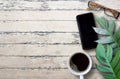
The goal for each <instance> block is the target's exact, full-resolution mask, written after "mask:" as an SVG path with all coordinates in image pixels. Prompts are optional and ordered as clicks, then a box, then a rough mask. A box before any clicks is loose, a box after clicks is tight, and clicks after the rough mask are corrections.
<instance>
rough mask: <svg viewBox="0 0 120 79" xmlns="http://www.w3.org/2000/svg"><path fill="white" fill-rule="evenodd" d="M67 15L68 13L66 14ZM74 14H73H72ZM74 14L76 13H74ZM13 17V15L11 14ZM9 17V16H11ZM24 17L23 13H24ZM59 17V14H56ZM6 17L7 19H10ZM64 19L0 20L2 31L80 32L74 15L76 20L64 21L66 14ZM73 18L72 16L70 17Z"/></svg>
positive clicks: (119, 23)
mask: <svg viewBox="0 0 120 79" xmlns="http://www.w3.org/2000/svg"><path fill="white" fill-rule="evenodd" d="M53 13H54V12H53ZM65 15H67V14H65ZM71 16H72V15H71ZM73 16H74V15H73ZM9 17H11V16H9ZM9 17H8V18H9ZM22 17H23V15H22ZM56 17H57V15H56ZM8 18H6V19H8ZM61 18H62V19H63V21H55V20H54V21H37V20H31V21H26V20H23V21H21V20H20V21H10V20H8V21H7V20H1V21H0V31H1V32H4V31H5V32H6V31H7V32H15V31H19V32H22V31H23V32H24V31H31V32H32V31H43V32H47V31H48V32H52V31H58V32H59V31H60V32H78V26H77V22H76V19H75V16H74V20H71V21H68V20H67V21H64V16H61ZM68 18H69V19H71V18H70V17H68ZM119 25H120V21H116V26H119ZM8 28H9V29H8Z"/></svg>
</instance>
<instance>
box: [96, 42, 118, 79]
mask: <svg viewBox="0 0 120 79" xmlns="http://www.w3.org/2000/svg"><path fill="white" fill-rule="evenodd" d="M96 58H97V60H98V61H99V62H100V63H101V65H96V68H97V69H98V71H100V72H101V74H102V75H103V77H104V78H105V79H120V78H119V77H120V50H119V51H118V52H117V53H116V55H115V56H114V57H113V49H112V47H111V46H110V45H107V47H106V48H105V47H104V46H103V45H102V44H98V45H97V48H96ZM103 59H104V60H103Z"/></svg>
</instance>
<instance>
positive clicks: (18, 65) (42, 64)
mask: <svg viewBox="0 0 120 79" xmlns="http://www.w3.org/2000/svg"><path fill="white" fill-rule="evenodd" d="M91 58H92V60H93V65H92V68H93V69H95V64H96V63H98V62H97V60H96V58H95V57H94V56H91ZM68 59H69V56H49V55H48V56H1V57H0V62H1V63H0V69H67V63H68Z"/></svg>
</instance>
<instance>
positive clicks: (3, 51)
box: [0, 0, 120, 79]
mask: <svg viewBox="0 0 120 79" xmlns="http://www.w3.org/2000/svg"><path fill="white" fill-rule="evenodd" d="M96 2H98V3H101V4H103V5H105V6H107V7H110V8H113V9H116V10H118V11H120V0H97V1H96ZM87 3H88V0H0V79H79V78H78V77H77V76H74V75H72V74H71V73H70V72H69V71H68V69H67V65H66V64H67V61H68V58H69V56H70V55H71V54H73V53H75V52H87V53H88V54H89V55H90V56H91V57H92V59H93V62H94V63H93V67H92V70H91V71H90V72H89V73H88V74H87V75H85V79H103V78H102V76H101V75H100V74H99V72H98V71H97V70H96V68H95V63H97V61H96V58H95V52H94V50H89V51H84V50H83V49H82V47H81V43H80V37H79V33H78V28H77V23H76V19H75V18H76V15H78V14H82V13H87V12H90V11H87V10H86V8H87ZM91 12H93V13H94V14H95V15H98V16H105V17H107V16H106V15H104V12H103V11H91ZM107 18H109V17H107ZM116 23H117V25H120V21H119V20H117V21H116Z"/></svg>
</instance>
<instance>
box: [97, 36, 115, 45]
mask: <svg viewBox="0 0 120 79" xmlns="http://www.w3.org/2000/svg"><path fill="white" fill-rule="evenodd" d="M113 41H114V40H113V39H112V38H111V37H110V36H108V37H106V38H102V39H99V40H97V41H96V42H97V43H101V44H107V43H112V42H113Z"/></svg>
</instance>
